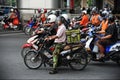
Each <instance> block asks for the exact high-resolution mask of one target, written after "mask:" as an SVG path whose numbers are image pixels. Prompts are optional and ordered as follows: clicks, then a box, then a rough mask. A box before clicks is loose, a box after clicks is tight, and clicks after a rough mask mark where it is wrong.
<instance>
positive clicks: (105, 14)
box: [101, 11, 109, 18]
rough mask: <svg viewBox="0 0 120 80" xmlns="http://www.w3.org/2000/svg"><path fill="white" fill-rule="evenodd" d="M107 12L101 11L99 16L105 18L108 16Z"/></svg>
mask: <svg viewBox="0 0 120 80" xmlns="http://www.w3.org/2000/svg"><path fill="white" fill-rule="evenodd" d="M108 14H109V13H108V12H107V11H103V12H102V14H101V16H102V17H103V18H107V17H108Z"/></svg>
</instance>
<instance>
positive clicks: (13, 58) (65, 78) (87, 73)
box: [0, 33, 120, 80]
mask: <svg viewBox="0 0 120 80" xmlns="http://www.w3.org/2000/svg"><path fill="white" fill-rule="evenodd" d="M27 39H28V37H27V36H26V35H24V33H7V34H0V79H6V80H9V79H11V80H12V79H17V80H18V79H23V80H25V79H33V80H35V79H41V80H46V79H47V80H48V79H51V80H53V79H59V80H71V79H72V80H74V79H78V80H80V79H84V80H86V79H87V80H90V79H95V80H97V79H101V80H103V79H108V80H110V79H113V80H115V79H120V66H118V65H117V64H116V63H115V62H112V61H108V62H106V63H100V62H91V63H89V65H88V66H87V67H86V68H85V70H83V71H73V70H71V69H70V68H68V67H60V68H59V73H58V74H55V75H50V74H48V73H49V70H50V67H46V68H45V67H43V66H42V67H41V68H39V69H37V70H30V69H28V68H27V67H26V66H25V65H24V62H23V59H22V57H21V54H20V52H21V46H22V44H23V43H25V42H26V40H27Z"/></svg>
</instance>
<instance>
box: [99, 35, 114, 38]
mask: <svg viewBox="0 0 120 80" xmlns="http://www.w3.org/2000/svg"><path fill="white" fill-rule="evenodd" d="M111 37H112V35H107V36H104V37H101V39H110V38H111Z"/></svg>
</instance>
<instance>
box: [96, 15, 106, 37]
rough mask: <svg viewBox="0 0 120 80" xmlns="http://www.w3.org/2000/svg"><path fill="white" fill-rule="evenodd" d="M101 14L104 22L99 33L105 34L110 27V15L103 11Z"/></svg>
mask: <svg viewBox="0 0 120 80" xmlns="http://www.w3.org/2000/svg"><path fill="white" fill-rule="evenodd" d="M101 16H102V18H103V20H102V22H101V25H100V27H101V30H100V31H98V32H97V33H99V34H102V35H104V34H105V31H106V29H107V28H108V15H107V14H106V13H102V15H101Z"/></svg>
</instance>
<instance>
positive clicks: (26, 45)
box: [22, 43, 32, 48]
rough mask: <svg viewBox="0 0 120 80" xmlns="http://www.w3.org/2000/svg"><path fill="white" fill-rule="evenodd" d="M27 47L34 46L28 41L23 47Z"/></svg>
mask: <svg viewBox="0 0 120 80" xmlns="http://www.w3.org/2000/svg"><path fill="white" fill-rule="evenodd" d="M27 47H32V44H30V43H26V44H23V45H22V48H27Z"/></svg>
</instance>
